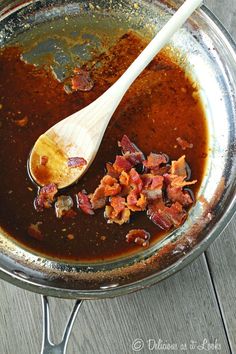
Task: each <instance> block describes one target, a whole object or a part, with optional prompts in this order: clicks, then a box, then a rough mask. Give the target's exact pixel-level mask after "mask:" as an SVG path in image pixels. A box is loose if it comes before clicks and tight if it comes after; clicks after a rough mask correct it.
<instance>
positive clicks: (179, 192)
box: [166, 185, 193, 206]
mask: <svg viewBox="0 0 236 354" xmlns="http://www.w3.org/2000/svg"><path fill="white" fill-rule="evenodd" d="M166 191H167V196H168V199H169V200H171V201H172V202H179V203H180V204H182V205H183V206H189V205H191V204H193V199H192V196H191V195H190V194H189V192H188V191H185V190H183V189H182V188H180V187H171V186H170V185H169V186H167V190H166Z"/></svg>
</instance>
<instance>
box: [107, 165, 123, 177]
mask: <svg viewBox="0 0 236 354" xmlns="http://www.w3.org/2000/svg"><path fill="white" fill-rule="evenodd" d="M106 170H107V175H109V176H111V177H113V178H119V176H120V173H119V172H117V171H116V170H115V169H114V167H113V165H112V164H111V163H110V162H107V163H106Z"/></svg>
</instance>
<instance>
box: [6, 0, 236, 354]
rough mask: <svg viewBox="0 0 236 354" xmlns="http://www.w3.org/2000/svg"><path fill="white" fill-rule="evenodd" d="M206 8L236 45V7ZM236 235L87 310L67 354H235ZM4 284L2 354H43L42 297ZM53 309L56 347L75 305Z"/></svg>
mask: <svg viewBox="0 0 236 354" xmlns="http://www.w3.org/2000/svg"><path fill="white" fill-rule="evenodd" d="M205 3H206V4H207V5H208V7H209V8H210V9H211V10H213V12H214V13H215V14H216V15H217V16H218V17H219V19H220V20H221V21H222V22H223V24H224V25H225V27H226V28H227V29H228V31H229V32H230V33H231V35H232V36H233V37H234V39H236V0H217V1H216V0H207V1H205ZM235 65H236V64H235ZM235 228H236V217H234V219H233V220H232V221H231V223H230V224H229V225H228V227H227V228H226V229H225V231H224V232H223V233H222V234H221V236H220V237H219V238H218V239H217V240H216V241H215V242H214V243H213V244H212V245H211V246H210V247H209V249H208V250H207V252H206V253H205V254H203V255H202V256H200V257H199V258H198V259H197V260H196V261H195V262H194V263H192V264H191V265H190V266H188V267H187V268H185V269H184V270H182V271H181V272H179V273H178V274H176V275H174V276H172V277H171V278H169V279H167V280H165V281H163V282H162V283H160V284H158V285H156V286H153V287H151V288H149V289H145V290H143V291H140V292H138V293H135V294H131V295H127V296H123V297H121V298H116V299H111V300H99V301H86V302H84V303H83V305H82V307H81V310H80V312H79V315H78V317H77V319H76V322H75V325H74V328H73V333H72V336H71V338H70V341H69V345H68V354H79V353H83V354H95V353H103V354H110V353H111V354H113V353H114V354H116V353H117V354H118V353H119V354H120V353H134V352H135V351H134V350H133V349H132V345H136V348H137V346H138V344H137V341H135V340H136V339H142V340H143V342H144V348H143V349H142V350H140V351H139V352H140V353H150V352H159V353H166V352H174V353H183V352H185V353H201V352H204V353H205V352H206V353H222V354H227V353H236V233H235ZM0 284H1V292H0V319H1V321H0V354H37V353H39V352H40V347H41V336H42V334H41V333H42V325H41V322H42V314H41V299H40V296H39V295H36V294H33V293H30V292H27V291H24V290H21V289H18V288H16V287H14V286H12V285H10V284H7V283H5V282H3V281H0ZM50 303H51V305H52V306H51V308H52V312H53V314H54V316H53V314H52V316H53V318H54V319H55V321H54V325H55V326H54V331H53V338H55V340H56V341H57V340H59V339H60V336H61V335H62V332H63V328H64V325H65V323H66V320H67V317H68V314H69V311H70V308H71V306H72V301H65V300H59V299H52V301H51V302H50ZM154 344H156V346H155V348H154V349H153V347H154ZM168 346H169V347H168ZM168 348H169V349H168Z"/></svg>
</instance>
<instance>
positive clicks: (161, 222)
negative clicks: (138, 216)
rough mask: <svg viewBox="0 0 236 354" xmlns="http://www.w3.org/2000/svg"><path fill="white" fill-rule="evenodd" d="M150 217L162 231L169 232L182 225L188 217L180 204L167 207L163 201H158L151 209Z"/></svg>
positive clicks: (176, 203)
mask: <svg viewBox="0 0 236 354" xmlns="http://www.w3.org/2000/svg"><path fill="white" fill-rule="evenodd" d="M148 215H149V217H150V219H151V220H152V221H153V222H154V223H155V224H156V225H158V226H159V227H160V228H161V229H164V230H169V229H170V228H171V227H173V226H174V227H179V226H180V225H182V224H183V222H184V221H185V219H186V217H187V212H186V211H185V210H184V209H183V207H182V205H181V204H180V203H178V202H175V203H174V204H172V205H171V206H170V207H167V206H166V205H165V204H164V203H163V201H158V202H157V203H154V204H153V205H151V206H150V207H149V209H148Z"/></svg>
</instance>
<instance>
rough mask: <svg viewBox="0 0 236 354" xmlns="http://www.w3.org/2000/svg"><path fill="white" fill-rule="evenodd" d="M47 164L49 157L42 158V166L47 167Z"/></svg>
mask: <svg viewBox="0 0 236 354" xmlns="http://www.w3.org/2000/svg"><path fill="white" fill-rule="evenodd" d="M47 163H48V157H47V156H40V165H41V166H46V165H47Z"/></svg>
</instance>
